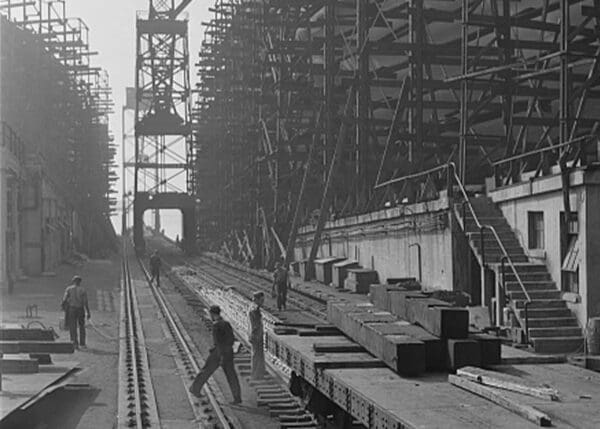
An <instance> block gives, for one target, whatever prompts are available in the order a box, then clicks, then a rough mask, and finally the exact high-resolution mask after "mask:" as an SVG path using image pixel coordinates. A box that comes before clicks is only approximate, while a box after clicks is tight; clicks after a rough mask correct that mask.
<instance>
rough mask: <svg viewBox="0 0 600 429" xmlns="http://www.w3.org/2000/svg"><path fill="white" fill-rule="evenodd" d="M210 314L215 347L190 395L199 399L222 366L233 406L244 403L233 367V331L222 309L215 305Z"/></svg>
mask: <svg viewBox="0 0 600 429" xmlns="http://www.w3.org/2000/svg"><path fill="white" fill-rule="evenodd" d="M209 313H210V317H211V319H212V321H213V325H212V335H213V342H214V346H213V348H212V349H210V354H209V355H208V358H207V359H206V363H205V364H204V367H203V368H202V369H201V370H200V372H199V373H198V375H197V376H196V378H195V379H194V382H193V383H192V385H191V386H190V393H191V394H192V395H194V396H196V397H198V398H199V397H200V396H201V392H202V387H203V386H204V383H206V382H207V381H208V379H209V378H210V376H211V375H213V373H214V372H215V371H216V370H217V368H218V367H219V366H221V367H222V368H223V371H225V376H226V377H227V382H228V383H229V388H230V389H231V393H232V394H233V402H232V404H240V403H241V402H242V394H241V389H240V382H239V380H238V377H237V374H236V372H235V368H234V366H233V343H234V336H233V329H232V328H231V325H230V324H229V322H227V321H225V320H223V318H222V317H221V309H220V308H219V306H216V305H213V306H212V307H210V310H209Z"/></svg>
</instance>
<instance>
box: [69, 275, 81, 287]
mask: <svg viewBox="0 0 600 429" xmlns="http://www.w3.org/2000/svg"><path fill="white" fill-rule="evenodd" d="M71 283H74V284H76V285H78V284H79V283H81V277H79V276H74V277H73V280H71Z"/></svg>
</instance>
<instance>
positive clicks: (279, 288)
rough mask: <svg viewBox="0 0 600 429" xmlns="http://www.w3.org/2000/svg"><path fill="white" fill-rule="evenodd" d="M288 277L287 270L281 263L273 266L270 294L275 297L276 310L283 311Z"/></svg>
mask: <svg viewBox="0 0 600 429" xmlns="http://www.w3.org/2000/svg"><path fill="white" fill-rule="evenodd" d="M288 283H289V276H288V272H287V269H285V267H284V266H283V264H282V263H281V262H277V263H276V264H275V272H274V273H273V288H272V291H271V293H272V294H273V295H276V296H277V309H278V310H279V311H281V310H282V309H283V310H285V305H286V300H287V290H288Z"/></svg>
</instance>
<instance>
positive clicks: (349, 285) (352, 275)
mask: <svg viewBox="0 0 600 429" xmlns="http://www.w3.org/2000/svg"><path fill="white" fill-rule="evenodd" d="M347 273H348V276H347V277H346V280H344V289H348V290H350V291H352V292H354V293H360V294H363V295H366V294H368V293H369V286H370V285H372V284H373V283H377V282H378V281H379V276H378V274H377V271H375V270H369V269H366V268H349V269H348V271H347Z"/></svg>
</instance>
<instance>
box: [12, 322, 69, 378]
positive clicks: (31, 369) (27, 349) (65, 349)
mask: <svg viewBox="0 0 600 429" xmlns="http://www.w3.org/2000/svg"><path fill="white" fill-rule="evenodd" d="M74 351H75V348H74V346H73V343H71V342H57V341H55V333H54V331H53V330H51V329H25V328H0V355H2V359H0V371H1V372H2V373H3V374H32V373H37V372H39V365H40V364H49V363H52V361H51V359H50V355H51V354H56V353H61V354H64V353H73V352H74ZM6 355H9V356H6ZM10 355H14V356H10ZM23 355H29V356H28V357H23Z"/></svg>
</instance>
